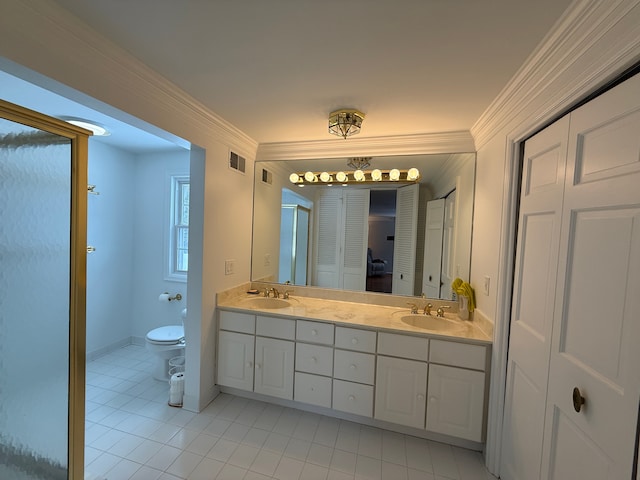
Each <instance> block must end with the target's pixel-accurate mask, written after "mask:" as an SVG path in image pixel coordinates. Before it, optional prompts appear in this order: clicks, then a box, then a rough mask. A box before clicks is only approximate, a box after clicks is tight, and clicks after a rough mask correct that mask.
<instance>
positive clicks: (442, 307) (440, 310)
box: [436, 305, 451, 317]
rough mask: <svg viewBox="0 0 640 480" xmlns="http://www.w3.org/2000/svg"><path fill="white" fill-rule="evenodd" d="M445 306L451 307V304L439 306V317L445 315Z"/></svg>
mask: <svg viewBox="0 0 640 480" xmlns="http://www.w3.org/2000/svg"><path fill="white" fill-rule="evenodd" d="M445 308H451V307H450V306H449V305H440V306H439V307H438V310H436V315H437V316H438V317H444V309H445Z"/></svg>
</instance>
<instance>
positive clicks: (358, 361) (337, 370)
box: [333, 350, 376, 385]
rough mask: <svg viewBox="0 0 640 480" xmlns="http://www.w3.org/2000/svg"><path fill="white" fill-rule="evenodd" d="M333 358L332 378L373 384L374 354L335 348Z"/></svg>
mask: <svg viewBox="0 0 640 480" xmlns="http://www.w3.org/2000/svg"><path fill="white" fill-rule="evenodd" d="M333 358H334V361H333V363H334V368H333V376H334V378H339V379H342V380H348V381H350V382H358V383H368V384H369V385H373V381H374V379H375V363H376V362H375V356H374V355H371V354H369V353H359V352H348V351H346V350H336V351H335V352H334V354H333Z"/></svg>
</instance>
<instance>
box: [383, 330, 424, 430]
mask: <svg viewBox="0 0 640 480" xmlns="http://www.w3.org/2000/svg"><path fill="white" fill-rule="evenodd" d="M428 355H429V339H428V338H424V337H412V336H408V335H398V334H392V333H380V334H379V335H378V361H377V367H378V368H377V373H376V410H375V418H376V419H378V420H384V421H387V422H393V423H398V424H400V425H407V426H409V427H414V428H424V425H425V412H426V397H427V375H428V371H429V370H428V365H427V362H426V361H427V359H428Z"/></svg>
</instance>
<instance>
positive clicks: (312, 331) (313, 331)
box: [311, 328, 318, 336]
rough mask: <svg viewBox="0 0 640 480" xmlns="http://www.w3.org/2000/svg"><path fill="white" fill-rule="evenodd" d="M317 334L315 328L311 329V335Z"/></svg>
mask: <svg viewBox="0 0 640 480" xmlns="http://www.w3.org/2000/svg"><path fill="white" fill-rule="evenodd" d="M317 334H318V331H317V330H316V329H315V328H314V329H313V330H311V335H313V336H316V335H317Z"/></svg>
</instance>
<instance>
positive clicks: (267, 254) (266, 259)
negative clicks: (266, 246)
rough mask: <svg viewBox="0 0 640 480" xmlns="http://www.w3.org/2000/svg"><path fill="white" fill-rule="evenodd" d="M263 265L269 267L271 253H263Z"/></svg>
mask: <svg viewBox="0 0 640 480" xmlns="http://www.w3.org/2000/svg"><path fill="white" fill-rule="evenodd" d="M264 266H265V267H270V266H271V254H270V253H265V254H264Z"/></svg>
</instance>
